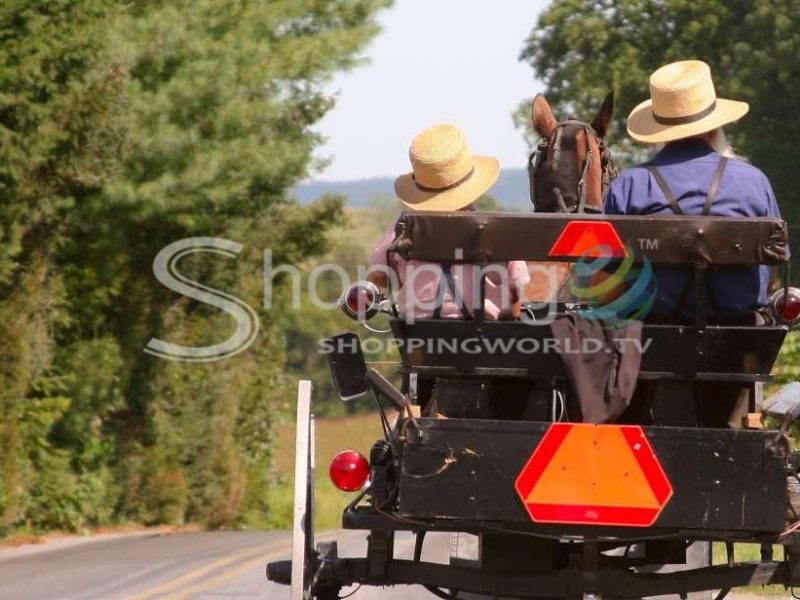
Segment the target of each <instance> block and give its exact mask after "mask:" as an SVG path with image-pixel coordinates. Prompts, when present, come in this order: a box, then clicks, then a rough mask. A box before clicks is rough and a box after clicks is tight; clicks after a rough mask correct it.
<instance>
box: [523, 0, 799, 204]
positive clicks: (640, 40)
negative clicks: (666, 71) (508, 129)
mask: <svg viewBox="0 0 800 600" xmlns="http://www.w3.org/2000/svg"><path fill="white" fill-rule="evenodd" d="M798 21H800V0H704V1H702V2H697V1H695V0H554V1H553V2H552V3H551V4H550V6H549V7H548V8H547V9H546V10H545V11H544V12H543V13H541V15H540V16H539V19H538V22H537V24H536V27H535V28H534V29H533V31H532V33H531V35H530V37H529V38H528V40H527V42H526V44H525V47H524V50H523V51H522V56H521V58H522V60H524V61H526V62H528V63H529V64H530V65H531V66H532V67H533V68H534V70H535V71H536V73H537V75H538V76H539V77H540V78H541V79H542V80H543V81H544V83H545V84H546V86H547V90H546V93H547V97H548V100H550V101H551V103H552V104H554V105H555V108H556V109H557V111H558V112H560V113H561V114H562V115H567V114H569V113H573V112H575V113H577V114H580V115H583V114H591V113H592V110H593V109H596V107H597V106H598V105H599V103H600V102H601V101H602V98H603V97H604V95H605V94H606V93H607V92H608V90H609V89H614V90H615V92H616V106H617V114H618V115H622V116H626V115H627V114H628V113H629V112H630V110H631V109H632V108H633V107H634V106H635V105H636V104H638V103H639V102H641V101H642V100H644V99H646V98H647V97H648V95H649V94H648V88H647V81H648V77H649V75H650V73H651V72H652V71H654V70H655V69H657V68H658V67H659V66H661V65H664V64H666V63H669V62H671V61H675V60H683V59H687V58H698V59H702V60H705V61H706V62H708V63H709V64H710V65H711V67H712V70H713V72H714V76H715V80H716V83H717V87H718V90H717V91H718V93H719V94H720V95H722V96H726V97H731V98H736V99H742V100H746V101H748V102H749V103H750V107H751V110H750V114H749V115H747V116H746V117H745V118H744V119H742V121H741V122H740V123H738V124H736V125H735V126H731V128H730V131H731V133H732V134H733V141H734V143H735V145H736V146H737V148H738V149H739V150H740V151H741V152H743V153H744V154H745V155H746V156H748V157H749V158H750V159H751V160H752V161H753V163H754V164H756V165H758V166H759V167H761V168H762V169H763V170H764V171H765V172H766V174H767V175H768V177H769V178H770V180H771V181H772V183H773V186H774V188H775V191H776V194H777V196H778V199H779V201H780V202H781V205H782V207H783V210H784V213H785V216H787V217H788V218H789V219H794V220H797V219H798V218H800V197H798V194H797V191H796V185H795V182H794V178H795V177H794V171H795V169H796V167H795V165H794V148H795V146H796V140H797V139H798V135H800V121H798V119H796V118H795V116H796V110H797V97H798V95H799V94H800V30H798V28H797V23H798ZM528 112H529V111H528V108H527V106H526V107H525V109H524V110H523V111H521V113H520V114H521V115H525V114H527V113H528ZM623 122H624V120H623V119H619V120H618V127H617V136H616V140H617V141H624V137H625V136H624V131H625V129H624V126H622V123H623ZM622 145H623V147H624V146H627V147H628V148H630V145H629V144H627V142H626V143H623V144H622Z"/></svg>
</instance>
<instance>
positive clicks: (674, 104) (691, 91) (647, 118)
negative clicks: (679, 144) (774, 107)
mask: <svg viewBox="0 0 800 600" xmlns="http://www.w3.org/2000/svg"><path fill="white" fill-rule="evenodd" d="M748 110H750V106H749V105H748V104H747V102H738V101H736V100H725V99H724V98H717V94H716V92H715V91H714V82H713V80H712V79H711V68H710V67H709V66H708V65H707V64H706V63H704V62H703V61H701V60H684V61H680V62H675V63H672V64H669V65H666V66H664V67H661V68H660V69H658V70H657V71H656V72H655V73H653V74H652V75H651V76H650V100H646V101H644V102H642V103H641V104H640V105H639V106H637V107H636V108H634V109H633V111H632V112H631V114H630V116H629V117H628V133H629V134H630V136H631V137H632V138H633V139H635V140H637V141H640V142H645V143H647V144H662V143H665V142H672V141H675V140H680V139H683V138H687V137H692V136H694V135H699V134H701V133H706V132H708V131H712V130H714V129H717V128H718V127H722V126H723V125H725V124H726V123H732V122H734V121H738V120H739V119H741V118H742V117H743V116H744V115H746V114H747V111H748Z"/></svg>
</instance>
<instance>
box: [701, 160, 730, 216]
mask: <svg viewBox="0 0 800 600" xmlns="http://www.w3.org/2000/svg"><path fill="white" fill-rule="evenodd" d="M727 164H728V157H727V156H723V157H722V158H720V160H719V164H718V165H717V171H716V173H714V179H713V181H712V182H711V187H710V188H708V195H707V196H706V203H705V205H704V206H703V216H704V217H705V216H708V215H709V214H710V213H711V205H712V204H714V200H716V199H717V192H719V184H720V183H722V175H723V173H725V166H726V165H727Z"/></svg>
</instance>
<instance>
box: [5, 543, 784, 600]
mask: <svg viewBox="0 0 800 600" xmlns="http://www.w3.org/2000/svg"><path fill="white" fill-rule="evenodd" d="M320 538H322V536H320ZM336 539H337V540H338V541H339V553H340V555H341V556H364V555H365V553H366V540H365V538H364V535H363V534H361V533H356V532H348V533H339V534H337V535H336ZM290 545H291V542H290V537H289V535H288V534H287V533H283V532H233V531H230V532H207V533H188V534H178V535H148V536H141V537H123V538H117V539H113V540H108V541H103V542H95V543H89V544H81V545H77V546H72V547H58V546H56V547H55V548H54V549H53V550H50V551H48V550H47V549H46V548H45V549H37V548H33V549H19V550H17V551H10V552H9V551H5V550H4V551H3V552H0V600H39V599H41V600H45V599H46V600H84V599H85V600H90V599H91V600H106V599H108V600H112V599H113V600H153V599H155V598H170V599H173V600H178V599H180V600H183V599H200V598H208V599H225V600H239V599H241V600H244V599H248V600H249V599H253V598H258V599H263V600H289V590H288V588H286V587H284V586H278V585H274V584H272V583H270V582H268V581H267V580H266V578H265V576H264V565H265V563H266V562H267V561H270V560H278V559H281V558H288V555H289V554H290V552H291V549H290ZM28 550H32V552H29V551H28ZM412 552H413V539H412V538H411V536H409V535H404V534H399V535H398V538H397V542H396V549H395V556H396V557H397V558H411V557H412ZM447 554H448V538H447V537H446V536H443V535H440V534H433V535H431V536H429V539H428V540H427V541H426V544H425V551H424V553H423V559H424V560H426V561H433V562H442V563H446V562H447ZM346 593H347V590H343V594H342V595H345V594H346ZM777 597H778V596H771V598H777ZM352 598H353V600H429V599H431V598H433V596H431V595H430V594H429V593H428V592H426V591H425V590H422V589H421V588H418V587H403V586H401V587H395V588H385V589H376V588H366V587H365V588H362V589H361V590H359V591H358V592H357V593H356V594H355V595H354V596H353V597H352ZM729 598H731V599H734V598H738V599H740V600H745V599H747V600H754V599H755V598H757V596H749V595H739V594H736V596H733V595H731V596H729Z"/></svg>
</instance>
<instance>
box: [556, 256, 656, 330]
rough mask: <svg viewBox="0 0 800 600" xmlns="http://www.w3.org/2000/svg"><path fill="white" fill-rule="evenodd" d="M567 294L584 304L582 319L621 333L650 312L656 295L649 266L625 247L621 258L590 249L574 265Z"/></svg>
mask: <svg viewBox="0 0 800 600" xmlns="http://www.w3.org/2000/svg"><path fill="white" fill-rule="evenodd" d="M570 292H571V293H572V296H573V298H574V299H575V300H576V301H577V302H580V303H583V304H585V306H584V307H583V308H581V309H580V313H581V315H582V316H583V317H585V318H587V319H591V320H599V321H603V324H604V326H605V327H606V328H609V329H621V328H623V327H625V326H627V325H629V324H631V323H633V322H636V321H642V320H643V319H644V318H645V317H646V316H647V314H648V313H649V312H650V309H652V307H653V303H654V302H655V299H656V292H657V286H656V278H655V275H654V273H653V265H652V264H651V263H650V261H649V260H647V257H645V256H644V255H642V254H639V255H637V254H636V252H635V251H634V250H633V249H632V248H631V247H629V246H625V253H624V256H623V257H620V256H619V253H618V252H615V251H614V249H613V248H611V247H609V246H605V245H599V246H594V247H593V248H590V249H589V250H587V251H586V252H584V253H583V255H582V256H581V258H580V259H579V260H578V261H577V262H576V263H575V267H574V270H573V273H572V280H571V283H570Z"/></svg>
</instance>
